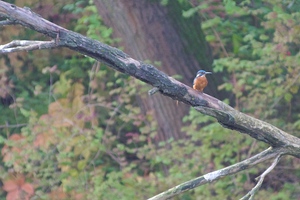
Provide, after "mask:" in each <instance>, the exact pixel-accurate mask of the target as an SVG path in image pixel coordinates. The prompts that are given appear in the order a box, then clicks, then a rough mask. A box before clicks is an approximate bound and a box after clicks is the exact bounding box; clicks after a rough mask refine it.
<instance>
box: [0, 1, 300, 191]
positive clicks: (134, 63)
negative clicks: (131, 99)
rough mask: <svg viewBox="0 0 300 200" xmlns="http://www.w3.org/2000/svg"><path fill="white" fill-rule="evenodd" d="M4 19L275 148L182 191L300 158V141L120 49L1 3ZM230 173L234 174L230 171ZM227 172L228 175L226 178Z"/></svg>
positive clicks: (25, 10) (210, 175)
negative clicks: (282, 159)
mask: <svg viewBox="0 0 300 200" xmlns="http://www.w3.org/2000/svg"><path fill="white" fill-rule="evenodd" d="M0 17H2V18H5V19H6V20H5V21H2V22H1V21H0V25H12V24H20V25H22V26H24V27H27V28H30V29H32V30H35V31H38V32H40V33H42V34H44V35H47V36H49V37H50V38H52V39H54V40H55V42H54V43H52V45H54V46H50V47H49V48H54V47H66V48H69V49H72V50H74V51H77V52H79V53H81V54H84V55H87V56H90V57H92V58H94V59H96V60H98V61H101V62H104V63H106V64H107V65H108V66H110V67H111V68H113V69H115V70H118V71H120V72H122V73H126V74H128V75H130V76H133V77H135V78H137V79H139V80H141V81H143V82H145V83H147V84H150V85H152V86H153V87H155V88H156V90H158V91H159V92H160V93H161V94H163V95H166V96H168V97H171V98H172V99H174V100H178V101H181V102H183V103H186V104H188V105H190V106H193V107H194V108H195V109H196V110H197V111H199V112H201V113H203V114H206V115H210V116H212V117H214V118H216V119H217V120H218V121H219V123H220V124H221V125H222V126H224V127H226V128H229V129H233V130H237V131H239V132H241V133H246V134H248V135H249V136H251V137H253V138H254V139H257V140H260V141H263V142H265V143H267V144H269V145H270V146H272V149H269V150H266V151H264V152H262V153H260V154H258V155H256V156H254V157H252V158H249V159H247V160H245V161H243V162H241V163H238V164H236V165H233V166H230V167H227V168H225V169H222V170H218V171H216V172H212V173H209V174H207V175H204V176H202V177H199V178H197V179H194V180H192V181H191V182H188V183H184V184H187V185H183V186H182V187H183V188H182V187H181V188H182V191H185V190H187V189H191V188H194V187H196V186H198V185H201V184H200V183H201V182H202V181H204V182H205V183H206V182H209V181H213V180H217V179H218V178H221V177H223V176H224V175H229V174H233V173H236V172H238V171H241V170H243V169H245V168H248V167H251V166H253V165H255V164H257V163H258V161H257V160H256V159H258V158H260V159H258V160H259V162H262V161H264V160H266V159H269V158H273V157H275V156H278V155H279V154H280V155H285V154H289V155H292V156H295V157H298V158H300V139H299V138H297V137H295V136H292V135H290V134H288V133H286V132H284V131H283V130H280V129H278V128H277V127H275V126H273V125H271V124H268V123H266V122H263V121H261V120H258V119H255V118H253V117H250V116H248V115H246V114H243V113H241V112H239V111H237V110H235V109H233V108H232V107H230V106H228V105H227V104H225V103H223V102H221V101H220V100H218V99H216V98H214V97H212V96H209V95H207V94H204V93H199V92H197V91H195V90H193V89H192V88H191V87H189V86H187V85H185V84H183V83H181V82H179V81H177V80H175V79H173V78H171V77H169V76H168V75H167V74H165V73H164V72H161V71H159V70H158V69H157V68H155V67H154V66H152V65H149V64H145V63H143V62H141V61H138V60H135V59H133V58H131V57H130V56H129V55H127V54H125V53H124V52H123V51H121V50H119V49H116V48H114V47H111V46H108V45H106V44H103V43H101V42H99V41H96V40H92V39H89V38H87V37H84V36H82V35H80V34H78V33H75V32H72V31H69V30H67V29H64V28H62V27H60V26H58V25H55V24H53V23H51V22H49V21H47V20H45V19H43V18H42V17H40V16H39V15H37V14H35V13H33V12H32V11H31V10H30V9H28V8H19V7H17V6H15V5H12V4H9V3H5V2H3V1H0ZM7 20H8V21H7ZM9 46H10V45H7V46H4V47H3V46H2V52H1V53H2V54H3V53H7V52H5V49H6V51H7V48H13V47H9ZM17 48H18V47H17ZM34 49H38V48H32V50H34ZM19 50H20V49H19ZM21 50H22V49H21ZM268 153H270V154H268ZM260 156H262V157H260ZM239 164H242V165H244V168H238V167H237V166H238V165H239ZM230 169H232V170H233V171H230ZM224 170H225V171H224ZM226 170H227V172H226ZM223 172H226V173H225V174H222V173H223ZM191 184H192V185H191ZM187 186H188V187H187ZM176 189H177V188H175V190H176Z"/></svg>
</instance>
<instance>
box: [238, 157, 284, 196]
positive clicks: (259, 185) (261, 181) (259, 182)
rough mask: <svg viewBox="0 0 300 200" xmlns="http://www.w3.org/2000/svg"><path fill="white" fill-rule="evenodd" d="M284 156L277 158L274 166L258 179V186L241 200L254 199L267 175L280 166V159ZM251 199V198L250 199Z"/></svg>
mask: <svg viewBox="0 0 300 200" xmlns="http://www.w3.org/2000/svg"><path fill="white" fill-rule="evenodd" d="M281 156H282V154H281V153H280V154H279V155H278V156H277V157H276V158H275V160H274V161H273V163H272V165H271V166H270V167H269V168H268V169H267V170H266V171H264V173H262V175H260V176H259V177H257V178H256V179H258V178H259V181H258V182H257V184H256V185H255V187H254V188H252V190H251V191H250V192H248V193H247V194H246V195H245V196H243V197H242V198H241V200H245V199H249V200H252V199H253V198H254V195H255V194H256V193H257V192H258V190H259V188H260V187H261V184H262V183H263V181H264V178H265V177H266V175H267V174H268V173H270V172H271V171H272V170H273V169H274V168H275V166H276V165H277V164H278V162H279V160H280V158H281ZM248 197H249V198H248Z"/></svg>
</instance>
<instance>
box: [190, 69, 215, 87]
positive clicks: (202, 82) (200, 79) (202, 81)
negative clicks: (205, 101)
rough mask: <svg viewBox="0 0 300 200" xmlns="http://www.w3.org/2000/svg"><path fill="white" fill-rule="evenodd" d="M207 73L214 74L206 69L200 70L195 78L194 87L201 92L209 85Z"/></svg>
mask: <svg viewBox="0 0 300 200" xmlns="http://www.w3.org/2000/svg"><path fill="white" fill-rule="evenodd" d="M206 74H212V73H211V72H206V71H204V70H199V71H198V72H197V75H196V77H195V78H194V83H193V88H194V89H195V90H198V91H199V92H203V90H204V88H205V87H206V86H207V84H208V81H207V79H206V77H205V75H206Z"/></svg>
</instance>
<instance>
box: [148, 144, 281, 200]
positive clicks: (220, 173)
mask: <svg viewBox="0 0 300 200" xmlns="http://www.w3.org/2000/svg"><path fill="white" fill-rule="evenodd" d="M283 153H284V152H282V149H278V148H274V149H273V148H271V147H270V148H268V149H266V150H265V151H263V152H261V153H259V154H257V155H255V156H253V157H251V158H248V159H246V160H244V161H242V162H239V163H236V164H234V165H231V166H228V167H226V168H223V169H220V170H217V171H214V172H210V173H208V174H205V175H203V176H200V177H198V178H195V179H193V180H190V181H187V182H185V183H182V184H180V185H177V186H175V187H173V188H171V189H169V190H167V191H165V192H162V193H160V194H158V195H156V196H154V197H152V198H150V199H148V200H164V199H168V198H171V197H173V196H176V195H178V194H180V193H183V192H185V191H187V190H191V189H193V188H195V187H198V186H200V185H204V184H206V183H210V182H213V181H215V180H218V179H220V178H223V177H226V176H229V175H232V174H236V173H237V172H240V171H243V170H245V169H248V168H250V167H253V166H254V165H257V164H258V163H261V162H264V161H266V160H269V159H271V158H274V157H276V156H277V158H276V160H277V159H278V157H279V156H281V155H282V154H283ZM276 164H277V163H276ZM276 164H275V165H276ZM272 166H273V165H272ZM274 167H275V166H274ZM274 167H273V168H274ZM271 170H272V169H271ZM271 170H270V171H271ZM264 174H265V173H264ZM264 174H262V176H263V175H264ZM266 174H267V173H266ZM264 176H265V175H264ZM264 176H263V177H264Z"/></svg>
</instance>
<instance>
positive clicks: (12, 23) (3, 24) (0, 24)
mask: <svg viewBox="0 0 300 200" xmlns="http://www.w3.org/2000/svg"><path fill="white" fill-rule="evenodd" d="M15 24H17V23H16V22H14V21H11V20H9V19H7V20H2V21H0V26H7V25H15Z"/></svg>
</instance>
